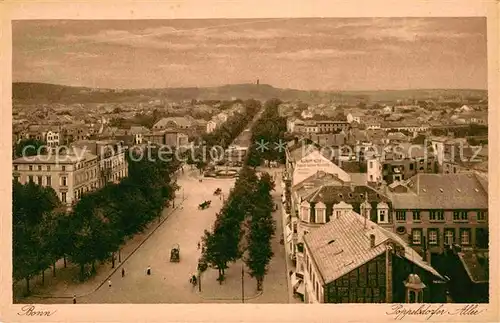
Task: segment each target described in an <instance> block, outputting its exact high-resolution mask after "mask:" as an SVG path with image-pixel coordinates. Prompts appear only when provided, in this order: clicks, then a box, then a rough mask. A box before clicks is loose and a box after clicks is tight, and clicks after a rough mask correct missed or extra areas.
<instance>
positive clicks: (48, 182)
mask: <svg viewBox="0 0 500 323" xmlns="http://www.w3.org/2000/svg"><path fill="white" fill-rule="evenodd" d="M45 179H46V180H47V186H51V185H52V177H50V176H46V178H45Z"/></svg>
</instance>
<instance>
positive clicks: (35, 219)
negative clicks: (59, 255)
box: [12, 181, 60, 294]
mask: <svg viewBox="0 0 500 323" xmlns="http://www.w3.org/2000/svg"><path fill="white" fill-rule="evenodd" d="M12 200H13V204H12V222H13V223H12V224H13V231H12V232H13V275H14V279H15V280H19V279H25V280H26V293H27V294H29V293H30V285H29V283H30V279H31V278H32V277H33V276H34V275H36V274H38V273H40V272H42V273H43V271H44V270H45V269H46V268H48V267H49V266H50V264H51V263H52V257H53V256H54V254H53V252H52V250H51V240H50V238H49V237H48V236H47V228H48V225H47V218H48V217H47V215H48V214H50V212H52V211H53V210H54V209H56V208H57V207H59V206H60V201H59V199H58V198H57V195H56V193H55V191H54V190H53V189H52V188H51V187H42V186H39V185H36V184H33V183H28V184H24V185H22V184H20V183H18V182H17V181H13V185H12Z"/></svg>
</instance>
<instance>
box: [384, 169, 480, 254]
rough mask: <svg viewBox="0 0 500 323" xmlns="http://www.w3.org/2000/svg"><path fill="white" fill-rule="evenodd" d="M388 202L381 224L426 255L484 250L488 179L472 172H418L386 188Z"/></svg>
mask: <svg viewBox="0 0 500 323" xmlns="http://www.w3.org/2000/svg"><path fill="white" fill-rule="evenodd" d="M385 192H386V194H387V195H388V196H389V198H390V199H391V201H392V207H393V210H392V214H391V217H390V221H389V222H388V223H387V224H386V225H385V226H386V227H388V228H390V229H391V230H393V231H394V232H396V233H397V234H399V235H400V236H401V237H403V238H405V240H407V241H408V242H409V243H410V244H411V245H412V246H413V248H415V249H416V250H417V251H418V252H420V253H422V254H425V253H429V255H426V257H428V258H429V257H433V256H436V255H439V254H442V253H443V251H444V250H445V249H447V248H450V247H451V246H453V245H455V244H456V245H459V246H462V247H465V248H480V249H485V248H486V249H487V248H488V241H489V240H488V236H489V233H488V182H487V180H486V179H484V178H482V177H480V176H478V175H476V174H473V173H461V174H448V175H443V174H417V175H415V176H414V177H412V178H410V179H409V180H407V181H404V182H399V183H394V184H393V185H391V186H390V187H387V188H386V190H385Z"/></svg>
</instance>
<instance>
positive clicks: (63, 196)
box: [61, 192, 66, 203]
mask: <svg viewBox="0 0 500 323" xmlns="http://www.w3.org/2000/svg"><path fill="white" fill-rule="evenodd" d="M61 201H62V202H63V203H66V192H62V193H61Z"/></svg>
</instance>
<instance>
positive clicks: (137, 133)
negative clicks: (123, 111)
mask: <svg viewBox="0 0 500 323" xmlns="http://www.w3.org/2000/svg"><path fill="white" fill-rule="evenodd" d="M149 132H150V131H149V129H148V128H146V127H143V126H132V127H130V130H129V131H128V134H129V135H132V136H134V140H133V142H134V145H141V144H142V141H143V139H144V135H145V134H148V133H149Z"/></svg>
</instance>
